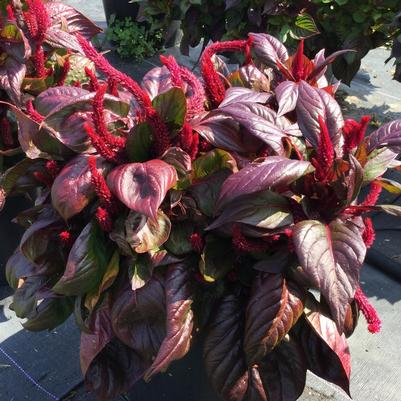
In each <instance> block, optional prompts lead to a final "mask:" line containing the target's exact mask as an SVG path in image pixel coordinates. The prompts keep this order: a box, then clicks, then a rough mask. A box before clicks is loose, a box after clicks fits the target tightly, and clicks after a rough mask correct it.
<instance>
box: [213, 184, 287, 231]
mask: <svg viewBox="0 0 401 401" xmlns="http://www.w3.org/2000/svg"><path fill="white" fill-rule="evenodd" d="M234 222H236V223H244V224H249V225H251V226H255V227H261V228H265V229H270V230H272V229H275V228H279V227H283V226H287V225H289V224H292V222H293V220H292V215H291V213H290V211H289V204H288V201H287V199H286V198H285V197H284V196H281V195H279V194H276V193H274V192H271V191H263V192H260V193H257V194H251V195H247V196H243V197H240V198H239V199H236V200H234V201H233V202H231V203H229V204H228V205H227V206H226V207H225V208H224V209H223V212H222V214H221V215H220V216H219V217H218V218H217V219H216V220H215V221H214V222H213V223H212V224H211V225H209V227H208V228H207V229H208V230H213V229H215V228H216V227H219V226H221V225H224V224H226V223H234Z"/></svg>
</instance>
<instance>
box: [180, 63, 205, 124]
mask: <svg viewBox="0 0 401 401" xmlns="http://www.w3.org/2000/svg"><path fill="white" fill-rule="evenodd" d="M181 78H182V79H183V81H184V82H186V83H187V84H188V85H189V86H190V87H191V89H192V96H191V97H190V98H189V99H188V108H187V115H186V118H187V120H188V121H189V120H190V119H191V118H193V117H194V116H195V115H196V114H198V113H200V112H202V111H204V110H205V102H206V94H205V89H204V88H203V85H202V83H201V81H200V80H199V79H198V78H197V77H196V75H195V74H193V73H192V71H190V70H188V68H185V67H181Z"/></svg>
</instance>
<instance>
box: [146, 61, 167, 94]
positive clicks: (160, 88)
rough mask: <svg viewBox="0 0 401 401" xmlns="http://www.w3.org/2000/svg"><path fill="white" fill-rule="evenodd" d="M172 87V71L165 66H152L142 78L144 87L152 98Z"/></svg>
mask: <svg viewBox="0 0 401 401" xmlns="http://www.w3.org/2000/svg"><path fill="white" fill-rule="evenodd" d="M172 87H173V83H172V82H171V75H170V71H169V70H168V69H167V67H164V66H163V67H155V68H152V69H151V70H150V71H148V72H147V73H146V74H145V76H144V77H143V79H142V88H143V89H144V90H145V91H146V92H147V94H148V95H149V97H150V98H151V99H152V100H153V99H154V98H155V97H156V96H157V95H159V94H161V93H164V92H167V91H168V90H170V89H171V88H172Z"/></svg>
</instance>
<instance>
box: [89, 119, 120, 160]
mask: <svg viewBox="0 0 401 401" xmlns="http://www.w3.org/2000/svg"><path fill="white" fill-rule="evenodd" d="M84 130H85V131H86V133H87V134H88V136H89V138H90V140H91V143H92V146H93V147H94V148H95V149H96V151H97V152H98V153H99V155H100V156H102V157H103V158H104V159H106V160H107V161H110V162H112V163H119V161H120V159H119V158H118V157H117V156H116V154H115V152H113V151H112V150H110V149H109V147H108V146H107V145H106V143H105V142H104V140H103V138H101V137H100V136H99V135H97V134H96V132H95V130H94V129H93V127H92V126H91V125H90V124H89V123H85V124H84Z"/></svg>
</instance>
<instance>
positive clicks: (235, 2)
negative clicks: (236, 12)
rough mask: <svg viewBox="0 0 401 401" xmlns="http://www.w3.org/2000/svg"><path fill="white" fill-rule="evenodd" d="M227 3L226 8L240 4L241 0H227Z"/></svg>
mask: <svg viewBox="0 0 401 401" xmlns="http://www.w3.org/2000/svg"><path fill="white" fill-rule="evenodd" d="M225 3H226V10H229V9H230V8H233V7H235V6H238V4H240V3H241V0H225Z"/></svg>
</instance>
